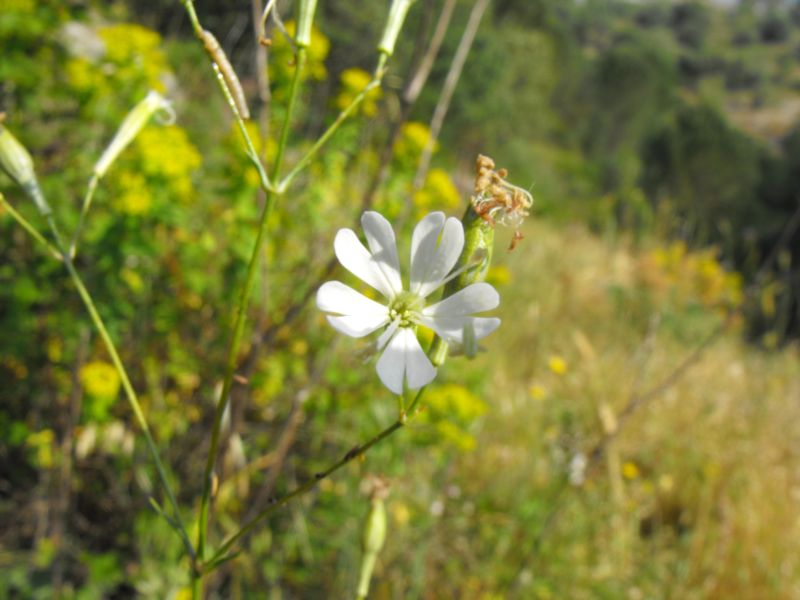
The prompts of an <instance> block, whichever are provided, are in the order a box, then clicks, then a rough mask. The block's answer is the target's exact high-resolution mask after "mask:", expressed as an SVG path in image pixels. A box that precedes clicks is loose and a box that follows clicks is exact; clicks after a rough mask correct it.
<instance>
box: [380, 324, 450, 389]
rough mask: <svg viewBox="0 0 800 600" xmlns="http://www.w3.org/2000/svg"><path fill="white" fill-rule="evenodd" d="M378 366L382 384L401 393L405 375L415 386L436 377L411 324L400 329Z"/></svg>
mask: <svg viewBox="0 0 800 600" xmlns="http://www.w3.org/2000/svg"><path fill="white" fill-rule="evenodd" d="M376 369H377V371H378V377H380V379H381V381H382V382H383V384H384V385H385V386H386V387H387V388H389V390H391V391H392V392H393V393H395V394H398V395H399V394H402V393H403V380H404V379H405V380H406V381H407V382H408V387H409V389H412V390H415V389H417V388H420V387H422V386H423V385H427V384H428V383H430V382H431V381H433V378H434V377H436V369H435V368H434V366H433V365H432V364H431V361H430V360H428V357H427V356H425V352H424V351H423V350H422V346H420V344H419V340H417V336H416V334H415V333H414V330H413V329H410V328H401V329H399V330H398V331H397V334H395V336H394V337H393V338H392V339H391V341H389V344H388V345H387V346H386V349H385V350H384V351H383V354H382V355H381V357H380V359H379V360H378V364H377V366H376Z"/></svg>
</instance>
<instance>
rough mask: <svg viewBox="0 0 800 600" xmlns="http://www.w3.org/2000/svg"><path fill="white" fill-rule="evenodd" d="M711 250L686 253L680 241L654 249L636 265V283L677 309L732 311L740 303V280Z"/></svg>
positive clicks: (684, 245)
mask: <svg viewBox="0 0 800 600" xmlns="http://www.w3.org/2000/svg"><path fill="white" fill-rule="evenodd" d="M717 255H718V251H717V250H716V249H715V248H707V249H704V250H698V251H690V250H689V249H688V248H687V246H686V244H685V243H684V242H682V241H677V242H673V243H671V244H670V245H669V246H666V247H663V248H656V249H655V250H653V251H652V252H650V253H649V254H647V255H645V256H644V257H643V258H642V260H641V264H640V268H639V272H640V279H641V281H642V282H643V283H644V285H646V286H647V287H649V288H650V289H652V290H653V291H655V292H657V293H659V294H668V295H669V296H670V297H671V298H672V299H674V300H675V301H677V302H678V303H679V304H680V305H686V304H689V303H697V304H701V305H703V306H706V307H709V308H722V309H732V308H735V307H737V306H739V305H740V304H741V303H742V299H743V293H742V277H741V275H740V274H739V273H736V272H729V271H726V270H725V267H724V266H723V265H722V264H721V263H720V262H719V260H718V258H717Z"/></svg>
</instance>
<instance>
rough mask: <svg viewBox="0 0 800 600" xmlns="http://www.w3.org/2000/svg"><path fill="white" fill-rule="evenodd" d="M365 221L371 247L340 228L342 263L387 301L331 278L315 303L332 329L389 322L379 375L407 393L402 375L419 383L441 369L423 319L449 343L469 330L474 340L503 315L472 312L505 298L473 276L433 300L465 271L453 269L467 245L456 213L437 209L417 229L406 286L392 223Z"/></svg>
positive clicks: (356, 331) (371, 215)
mask: <svg viewBox="0 0 800 600" xmlns="http://www.w3.org/2000/svg"><path fill="white" fill-rule="evenodd" d="M361 226H362V228H363V230H364V235H365V237H366V240H367V246H368V248H366V247H364V245H363V244H362V243H361V242H360V241H359V239H358V236H357V235H356V234H355V232H354V231H353V230H351V229H340V230H339V232H338V233H337V234H336V239H335V241H334V243H333V247H334V251H335V252H336V257H337V258H338V259H339V262H340V263H341V264H342V266H343V267H344V268H345V269H347V270H348V271H350V272H351V273H352V274H353V275H355V276H356V277H358V278H359V279H361V280H362V281H364V282H365V283H366V284H368V285H369V286H371V287H373V288H374V289H375V290H377V291H378V292H380V293H381V295H383V297H384V298H385V302H376V301H375V300H370V299H369V298H367V297H366V296H364V295H363V294H360V293H359V292H357V291H355V290H354V289H352V288H351V287H349V286H347V285H345V284H343V283H341V282H340V281H329V282H327V283H325V284H323V285H322V287H320V288H319V291H318V292H317V307H318V308H319V309H320V310H322V311H324V312H326V313H329V314H328V317H327V318H328V322H329V323H330V324H331V325H332V326H333V327H334V328H336V329H337V330H339V331H341V332H342V333H344V334H345V335H349V336H350V337H354V338H360V337H364V336H366V335H369V334H370V333H372V332H374V331H378V330H379V329H383V333H381V335H380V337H379V338H378V341H377V346H378V350H379V351H381V350H382V354H381V357H380V358H379V359H378V364H377V366H376V369H377V371H378V376H379V377H380V379H381V381H382V382H383V384H384V385H385V386H386V387H387V388H389V389H390V390H391V391H392V392H394V393H395V394H402V393H403V389H404V382H405V385H406V386H407V387H408V388H409V389H412V390H414V389H418V388H420V387H422V386H424V385H427V384H428V383H430V382H431V381H432V380H433V378H434V377H435V376H436V368H435V367H434V366H433V364H431V361H430V360H429V359H428V357H427V356H426V354H425V352H424V351H423V349H422V346H420V343H419V340H418V339H417V333H416V329H417V326H418V325H423V326H425V327H428V328H429V329H432V330H433V331H435V332H436V333H437V334H438V335H439V336H440V337H442V338H443V339H444V340H445V341H446V342H448V343H450V344H459V345H460V344H463V343H464V332H465V331H467V332H468V337H470V338H471V339H476V340H477V339H480V338H482V337H484V336H486V335H488V334H490V333H491V332H492V331H494V330H495V329H497V327H498V326H499V325H500V319H497V318H490V317H476V316H473V315H474V313H478V312H482V311H485V310H491V309H493V308H496V307H497V305H498V304H499V302H500V297H499V296H498V294H497V292H496V291H495V289H494V288H493V287H492V286H491V285H489V284H488V283H473V284H471V285H469V286H467V287H465V288H464V289H462V290H459V291H457V292H456V293H454V294H453V295H451V296H449V297H447V298H445V299H444V300H441V301H440V302H436V303H435V304H428V303H427V301H426V299H427V298H428V296H430V295H431V294H432V293H433V292H435V291H436V290H438V289H439V288H440V287H442V286H443V285H444V284H445V283H447V282H448V281H449V280H450V279H452V278H454V277H456V276H457V275H458V274H459V273H460V271H455V272H452V273H451V271H453V267H454V266H455V264H456V261H458V258H459V256H460V255H461V250H462V249H463V247H464V228H463V226H462V225H461V222H460V221H459V220H458V219H454V218H453V217H450V218H445V215H444V213H441V212H434V213H431V214H429V215H428V216H426V217H425V218H424V219H422V221H420V222H419V223H418V224H417V226H416V227H415V228H414V234H413V236H412V238H411V277H410V284H409V286H408V289H407V290H406V289H404V288H403V283H402V280H401V278H400V261H399V259H398V256H397V243H396V240H395V236H394V231H392V226H391V225H390V224H389V222H388V221H387V220H386V219H385V218H384V217H383V216H381V215H380V214H378V213H376V212H365V213H364V215H363V216H362V217H361Z"/></svg>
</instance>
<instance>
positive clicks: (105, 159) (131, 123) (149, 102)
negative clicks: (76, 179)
mask: <svg viewBox="0 0 800 600" xmlns="http://www.w3.org/2000/svg"><path fill="white" fill-rule="evenodd" d="M159 111H165V112H166V114H167V117H168V120H170V121H171V120H174V118H175V113H174V112H173V110H172V105H171V104H170V103H169V101H167V99H166V98H164V97H163V96H162V95H161V94H159V93H158V92H154V91H152V90H151V91H150V92H149V93H148V94H147V96H146V97H145V98H144V100H142V101H141V102H139V104H137V105H136V106H134V107H133V110H131V111H130V112H129V113H128V115H127V116H126V117H125V120H124V121H122V125H120V126H119V129H118V130H117V134H116V135H115V136H114V139H113V140H111V143H110V144H109V145H108V147H107V148H106V149H105V151H104V152H103V155H102V156H101V157H100V160H98V161H97V164H96V165H95V166H94V170H93V172H94V175H95V177H97V178H100V177H102V176H103V175H105V173H106V171H108V168H109V167H110V166H111V163H113V162H114V161H115V160H116V159H117V157H118V156H119V155H120V153H121V152H122V151H123V150H124V149H125V148H126V147H127V146H128V144H130V143H131V142H132V141H133V139H134V138H135V137H136V136H137V135H139V132H140V131H141V130H142V129H143V128H144V126H145V125H147V121H149V120H150V117H152V116H153V115H154V114H156V113H157V112H159Z"/></svg>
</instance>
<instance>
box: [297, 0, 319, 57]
mask: <svg viewBox="0 0 800 600" xmlns="http://www.w3.org/2000/svg"><path fill="white" fill-rule="evenodd" d="M315 10H317V0H301V2H300V6H299V7H298V16H297V35H296V36H295V39H294V41H295V43H296V44H297V46H298V47H299V48H308V47H309V46H310V45H311V24H312V23H313V22H314V11H315Z"/></svg>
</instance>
